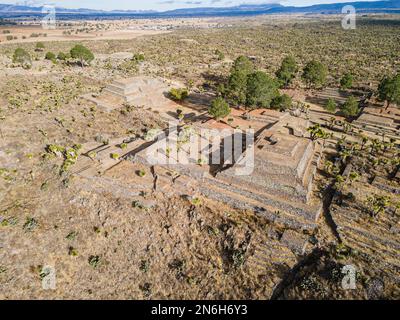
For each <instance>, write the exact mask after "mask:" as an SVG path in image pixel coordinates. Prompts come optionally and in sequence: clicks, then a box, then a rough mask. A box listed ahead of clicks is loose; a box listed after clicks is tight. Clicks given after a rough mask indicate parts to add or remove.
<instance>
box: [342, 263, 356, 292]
mask: <svg viewBox="0 0 400 320" xmlns="http://www.w3.org/2000/svg"><path fill="white" fill-rule="evenodd" d="M342 274H344V277H343V279H342V289H343V290H355V289H357V286H356V276H357V274H356V268H355V267H354V266H352V265H347V266H344V267H343V268H342Z"/></svg>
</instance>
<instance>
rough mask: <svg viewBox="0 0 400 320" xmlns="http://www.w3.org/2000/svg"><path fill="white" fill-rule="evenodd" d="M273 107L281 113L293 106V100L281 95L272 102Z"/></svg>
mask: <svg viewBox="0 0 400 320" xmlns="http://www.w3.org/2000/svg"><path fill="white" fill-rule="evenodd" d="M271 106H272V107H273V108H274V109H279V110H281V111H284V110H287V109H289V108H290V107H291V106H292V98H291V97H290V96H288V95H287V94H283V95H279V96H277V97H275V98H274V99H273V100H272V103H271Z"/></svg>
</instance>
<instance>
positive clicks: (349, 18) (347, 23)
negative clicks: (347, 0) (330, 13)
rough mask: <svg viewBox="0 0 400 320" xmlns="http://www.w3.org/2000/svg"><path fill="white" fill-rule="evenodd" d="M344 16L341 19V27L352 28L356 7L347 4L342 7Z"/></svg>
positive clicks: (353, 27) (354, 22)
mask: <svg viewBox="0 0 400 320" xmlns="http://www.w3.org/2000/svg"><path fill="white" fill-rule="evenodd" d="M342 13H343V14H345V16H344V17H343V19H342V28H343V29H345V30H354V29H355V28H356V8H354V7H353V6H350V5H347V6H344V7H343V8H342Z"/></svg>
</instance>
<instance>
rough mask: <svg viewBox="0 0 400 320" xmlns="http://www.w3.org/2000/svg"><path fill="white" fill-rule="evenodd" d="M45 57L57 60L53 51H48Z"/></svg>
mask: <svg viewBox="0 0 400 320" xmlns="http://www.w3.org/2000/svg"><path fill="white" fill-rule="evenodd" d="M45 58H46V60H52V61H54V60H56V55H55V54H54V53H53V52H47V53H46V57H45Z"/></svg>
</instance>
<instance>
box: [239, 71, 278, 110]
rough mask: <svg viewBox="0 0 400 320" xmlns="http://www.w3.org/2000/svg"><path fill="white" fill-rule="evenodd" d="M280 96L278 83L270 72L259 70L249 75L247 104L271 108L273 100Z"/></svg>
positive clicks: (251, 106)
mask: <svg viewBox="0 0 400 320" xmlns="http://www.w3.org/2000/svg"><path fill="white" fill-rule="evenodd" d="M278 96H279V91H278V84H277V82H276V81H275V80H274V79H272V78H271V77H270V76H269V75H268V74H266V73H265V72H262V71H257V72H254V73H252V74H251V75H249V77H248V80H247V90H246V105H247V106H248V107H250V108H257V107H262V108H269V107H270V106H271V103H272V100H273V99H274V98H276V97H278Z"/></svg>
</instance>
